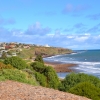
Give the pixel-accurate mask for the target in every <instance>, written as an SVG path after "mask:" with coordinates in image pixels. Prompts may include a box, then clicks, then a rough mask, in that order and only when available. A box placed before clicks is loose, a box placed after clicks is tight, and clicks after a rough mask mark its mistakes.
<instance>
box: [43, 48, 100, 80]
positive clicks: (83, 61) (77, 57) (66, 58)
mask: <svg viewBox="0 0 100 100" xmlns="http://www.w3.org/2000/svg"><path fill="white" fill-rule="evenodd" d="M44 61H49V62H60V63H74V64H77V66H75V67H71V68H72V69H73V70H75V72H76V73H86V74H90V75H94V76H97V77H99V78H100V50H75V51H74V53H72V54H64V55H56V56H52V57H47V58H44ZM57 74H58V76H59V77H61V78H64V77H65V76H66V75H67V74H69V73H57Z"/></svg>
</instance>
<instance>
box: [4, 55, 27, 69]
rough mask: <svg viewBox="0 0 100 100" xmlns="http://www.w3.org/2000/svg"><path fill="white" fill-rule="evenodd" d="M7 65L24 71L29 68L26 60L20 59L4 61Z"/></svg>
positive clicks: (10, 58) (14, 58)
mask: <svg viewBox="0 0 100 100" xmlns="http://www.w3.org/2000/svg"><path fill="white" fill-rule="evenodd" d="M4 63H5V64H10V65H12V66H13V67H15V68H17V69H24V68H26V67H27V64H26V62H25V61H24V60H22V59H21V58H19V57H9V58H6V59H5V60H4Z"/></svg>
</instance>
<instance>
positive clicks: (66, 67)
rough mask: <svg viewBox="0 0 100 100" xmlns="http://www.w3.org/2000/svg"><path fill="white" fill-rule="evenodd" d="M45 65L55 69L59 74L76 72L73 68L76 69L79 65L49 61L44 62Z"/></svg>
mask: <svg viewBox="0 0 100 100" xmlns="http://www.w3.org/2000/svg"><path fill="white" fill-rule="evenodd" d="M44 62H45V64H46V65H47V66H51V67H53V68H54V70H55V71H56V72H57V73H59V72H63V73H65V72H74V70H73V68H71V67H75V66H77V64H73V63H64V64H62V63H60V62H47V61H44Z"/></svg>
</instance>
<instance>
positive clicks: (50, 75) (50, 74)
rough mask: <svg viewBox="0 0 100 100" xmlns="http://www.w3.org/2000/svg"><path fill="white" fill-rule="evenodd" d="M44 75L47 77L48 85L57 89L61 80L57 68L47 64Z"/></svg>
mask: <svg viewBox="0 0 100 100" xmlns="http://www.w3.org/2000/svg"><path fill="white" fill-rule="evenodd" d="M44 75H45V76H46V77H47V85H48V86H47V87H50V88H54V89H57V88H58V86H59V84H60V81H59V78H58V76H57V74H56V72H55V70H54V69H53V68H52V67H51V66H47V67H46V68H45V71H44Z"/></svg>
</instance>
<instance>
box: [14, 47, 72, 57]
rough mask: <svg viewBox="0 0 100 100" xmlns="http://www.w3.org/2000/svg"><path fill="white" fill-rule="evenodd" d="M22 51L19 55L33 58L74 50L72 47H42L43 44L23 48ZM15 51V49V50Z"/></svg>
mask: <svg viewBox="0 0 100 100" xmlns="http://www.w3.org/2000/svg"><path fill="white" fill-rule="evenodd" d="M21 49H22V51H20V52H19V53H17V55H18V56H19V57H21V58H24V59H26V58H29V59H30V57H31V58H33V57H35V56H37V55H42V56H51V55H57V54H65V53H71V52H72V50H70V49H64V48H56V47H42V46H31V47H30V48H29V49H25V48H21ZM13 52H15V51H13Z"/></svg>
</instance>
